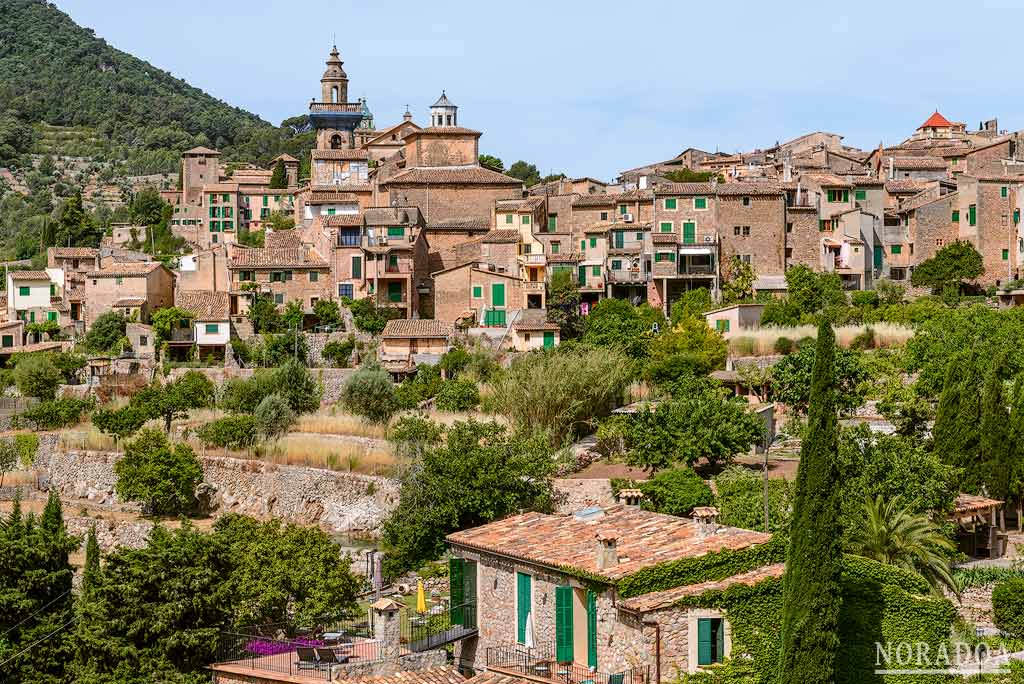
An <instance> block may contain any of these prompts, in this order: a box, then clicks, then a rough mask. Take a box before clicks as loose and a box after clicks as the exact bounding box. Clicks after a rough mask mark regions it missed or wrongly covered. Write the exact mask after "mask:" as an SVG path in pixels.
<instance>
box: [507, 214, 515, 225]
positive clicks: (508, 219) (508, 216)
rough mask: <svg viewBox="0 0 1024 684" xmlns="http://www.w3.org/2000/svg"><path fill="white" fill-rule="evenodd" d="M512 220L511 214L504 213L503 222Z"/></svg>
mask: <svg viewBox="0 0 1024 684" xmlns="http://www.w3.org/2000/svg"><path fill="white" fill-rule="evenodd" d="M512 221H513V217H512V214H505V223H512Z"/></svg>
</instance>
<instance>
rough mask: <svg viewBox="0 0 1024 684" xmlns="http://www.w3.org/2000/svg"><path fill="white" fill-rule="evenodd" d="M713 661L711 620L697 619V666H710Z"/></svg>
mask: <svg viewBox="0 0 1024 684" xmlns="http://www.w3.org/2000/svg"><path fill="white" fill-rule="evenodd" d="M712 662H713V661H712V660H711V620H710V619H709V618H697V664H698V665H710V664H711V663H712Z"/></svg>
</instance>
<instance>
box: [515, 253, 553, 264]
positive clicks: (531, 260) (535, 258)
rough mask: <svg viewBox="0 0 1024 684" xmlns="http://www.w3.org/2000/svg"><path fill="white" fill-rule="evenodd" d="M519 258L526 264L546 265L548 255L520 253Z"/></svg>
mask: <svg viewBox="0 0 1024 684" xmlns="http://www.w3.org/2000/svg"><path fill="white" fill-rule="evenodd" d="M519 259H520V260H521V261H522V262H523V264H525V265H526V266H546V265H547V263H548V257H547V255H545V254H520V255H519Z"/></svg>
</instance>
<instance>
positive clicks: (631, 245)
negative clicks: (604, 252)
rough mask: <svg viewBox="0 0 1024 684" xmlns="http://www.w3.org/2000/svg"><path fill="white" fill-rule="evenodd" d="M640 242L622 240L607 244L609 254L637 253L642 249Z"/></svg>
mask: <svg viewBox="0 0 1024 684" xmlns="http://www.w3.org/2000/svg"><path fill="white" fill-rule="evenodd" d="M643 246H644V245H643V243H642V242H623V243H621V244H618V245H616V244H610V245H608V253H609V254H639V253H640V252H641V250H643Z"/></svg>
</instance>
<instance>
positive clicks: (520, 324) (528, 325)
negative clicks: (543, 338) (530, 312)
mask: <svg viewBox="0 0 1024 684" xmlns="http://www.w3.org/2000/svg"><path fill="white" fill-rule="evenodd" d="M512 327H513V328H514V329H515V330H525V331H532V330H561V328H559V327H558V324H556V323H544V322H542V321H537V322H530V321H516V322H515V323H513V324H512Z"/></svg>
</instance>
